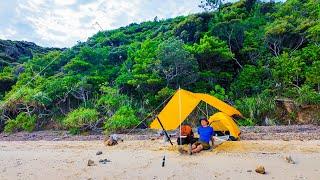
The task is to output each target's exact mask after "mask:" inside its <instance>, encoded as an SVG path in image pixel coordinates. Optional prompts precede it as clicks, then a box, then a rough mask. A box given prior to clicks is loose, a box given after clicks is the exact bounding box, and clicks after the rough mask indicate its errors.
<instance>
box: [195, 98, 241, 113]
mask: <svg viewBox="0 0 320 180" xmlns="http://www.w3.org/2000/svg"><path fill="white" fill-rule="evenodd" d="M195 95H196V96H197V97H198V98H199V99H201V100H202V101H204V102H206V103H207V104H210V105H211V106H212V107H214V108H216V109H218V110H219V111H221V112H224V113H226V114H227V115H228V116H232V115H239V116H242V115H241V113H240V112H239V111H238V110H237V109H236V108H234V107H232V106H230V105H229V104H227V103H225V102H223V101H221V100H219V99H218V98H216V97H214V96H210V95H208V94H202V93H195Z"/></svg>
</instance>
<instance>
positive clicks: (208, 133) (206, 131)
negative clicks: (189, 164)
mask: <svg viewBox="0 0 320 180" xmlns="http://www.w3.org/2000/svg"><path fill="white" fill-rule="evenodd" d="M200 124H201V125H200V126H199V127H198V134H199V140H198V141H197V142H195V143H194V144H192V146H191V148H192V150H191V153H198V152H200V151H202V150H208V149H210V144H209V142H210V140H212V145H213V139H212V137H213V135H214V130H213V128H212V127H211V126H209V121H208V120H207V118H205V117H202V118H200Z"/></svg>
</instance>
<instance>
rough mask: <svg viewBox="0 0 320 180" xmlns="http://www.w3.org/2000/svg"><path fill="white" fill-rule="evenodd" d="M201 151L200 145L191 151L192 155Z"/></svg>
mask: <svg viewBox="0 0 320 180" xmlns="http://www.w3.org/2000/svg"><path fill="white" fill-rule="evenodd" d="M202 149H203V146H202V144H200V145H198V146H197V147H196V148H195V149H192V153H198V152H200V151H201V150H202Z"/></svg>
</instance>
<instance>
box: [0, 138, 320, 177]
mask: <svg viewBox="0 0 320 180" xmlns="http://www.w3.org/2000/svg"><path fill="white" fill-rule="evenodd" d="M176 148H177V146H173V147H172V146H170V145H169V144H163V143H162V142H161V141H160V140H155V141H151V140H140V141H125V142H123V143H120V144H118V145H116V146H113V147H105V146H104V145H103V143H102V141H11V142H9V141H0V157H1V158H0V179H1V180H6V179H46V180H49V179H90V178H91V179H281V180H284V179H314V180H318V179H320V141H319V140H311V141H282V140H278V141H239V142H225V143H223V144H222V145H220V146H218V147H216V148H215V149H214V150H212V151H206V152H202V153H200V154H197V155H192V156H189V155H181V154H179V153H178V152H177V150H176ZM97 151H102V152H103V154H102V155H98V156H97V155H96V152H97ZM287 155H291V157H292V159H293V160H294V161H295V162H296V164H289V163H287V162H286V161H285V156H287ZM163 156H165V157H166V161H165V166H164V167H161V164H162V158H163ZM105 158H107V159H108V160H111V162H108V163H106V164H101V163H99V162H98V161H99V160H100V159H105ZM89 159H92V160H94V161H95V163H96V166H87V162H88V160H89ZM257 165H263V166H264V167H265V169H266V174H264V175H262V174H258V173H256V172H255V168H256V166H257Z"/></svg>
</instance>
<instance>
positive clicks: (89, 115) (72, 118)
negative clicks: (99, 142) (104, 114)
mask: <svg viewBox="0 0 320 180" xmlns="http://www.w3.org/2000/svg"><path fill="white" fill-rule="evenodd" d="M98 115H99V113H98V112H97V110H95V109H89V108H83V107H81V108H78V109H75V110H73V111H72V112H70V113H69V114H68V115H67V117H66V118H65V119H64V120H63V124H64V126H66V127H67V128H70V129H72V131H75V132H76V131H77V129H81V128H84V127H92V125H93V124H94V123H96V122H97V121H98Z"/></svg>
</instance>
